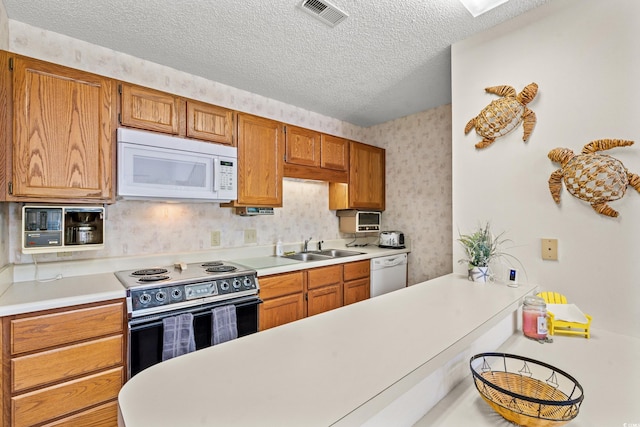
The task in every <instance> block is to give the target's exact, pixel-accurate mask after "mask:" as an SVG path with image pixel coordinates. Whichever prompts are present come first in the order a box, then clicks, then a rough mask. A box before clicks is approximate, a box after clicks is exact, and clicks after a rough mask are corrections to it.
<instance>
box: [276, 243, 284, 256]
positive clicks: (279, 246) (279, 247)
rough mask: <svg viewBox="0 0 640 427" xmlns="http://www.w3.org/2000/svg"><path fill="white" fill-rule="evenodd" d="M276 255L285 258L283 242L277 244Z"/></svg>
mask: <svg viewBox="0 0 640 427" xmlns="http://www.w3.org/2000/svg"><path fill="white" fill-rule="evenodd" d="M276 255H277V256H283V255H284V249H283V248H282V241H281V240H278V242H277V243H276Z"/></svg>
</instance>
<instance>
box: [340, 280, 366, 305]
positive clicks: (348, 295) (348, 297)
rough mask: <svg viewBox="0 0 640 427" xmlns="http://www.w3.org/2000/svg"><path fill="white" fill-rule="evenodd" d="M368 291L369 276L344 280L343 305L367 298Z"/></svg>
mask: <svg viewBox="0 0 640 427" xmlns="http://www.w3.org/2000/svg"><path fill="white" fill-rule="evenodd" d="M370 291H371V288H370V284H369V277H367V278H365V279H357V280H352V281H350V282H344V305H348V304H353V303H354V302H358V301H363V300H366V299H369V296H370Z"/></svg>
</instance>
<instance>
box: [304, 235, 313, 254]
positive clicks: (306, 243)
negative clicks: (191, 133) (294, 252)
mask: <svg viewBox="0 0 640 427" xmlns="http://www.w3.org/2000/svg"><path fill="white" fill-rule="evenodd" d="M311 239H313V237H309V239H308V240H305V241H304V245H302V252H307V251H308V246H309V242H310V241H311Z"/></svg>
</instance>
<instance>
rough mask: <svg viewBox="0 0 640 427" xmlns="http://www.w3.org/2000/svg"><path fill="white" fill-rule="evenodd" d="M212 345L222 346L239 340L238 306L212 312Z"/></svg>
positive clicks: (225, 307)
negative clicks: (227, 342)
mask: <svg viewBox="0 0 640 427" xmlns="http://www.w3.org/2000/svg"><path fill="white" fill-rule="evenodd" d="M211 313H212V316H211V318H212V325H211V331H212V333H211V345H216V344H221V343H223V342H226V341H230V340H233V339H236V338H238V323H237V321H236V306H235V305H225V306H222V307H216V308H214V309H213V310H211Z"/></svg>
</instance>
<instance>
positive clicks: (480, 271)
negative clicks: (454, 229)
mask: <svg viewBox="0 0 640 427" xmlns="http://www.w3.org/2000/svg"><path fill="white" fill-rule="evenodd" d="M458 234H459V235H460V237H459V238H458V242H460V244H461V245H462V247H463V248H464V253H465V257H464V258H462V259H460V260H459V261H458V262H459V263H461V264H463V263H466V264H467V266H468V273H469V275H468V277H469V280H473V281H474V282H487V280H488V279H489V263H490V262H491V261H493V260H495V259H497V258H499V257H502V256H510V255H508V254H506V253H504V252H502V251H501V246H502V245H503V244H504V243H505V242H507V241H509V240H508V239H504V238H503V237H502V236H503V235H504V232H503V233H500V234H498V235H497V236H494V235H493V233H491V225H490V224H489V222H487V223H486V224H485V225H484V226H479V227H478V228H477V229H476V230H475V231H474V232H473V233H471V234H462V233H460V232H459V233H458Z"/></svg>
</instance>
